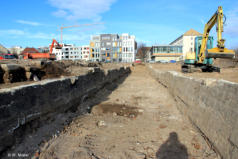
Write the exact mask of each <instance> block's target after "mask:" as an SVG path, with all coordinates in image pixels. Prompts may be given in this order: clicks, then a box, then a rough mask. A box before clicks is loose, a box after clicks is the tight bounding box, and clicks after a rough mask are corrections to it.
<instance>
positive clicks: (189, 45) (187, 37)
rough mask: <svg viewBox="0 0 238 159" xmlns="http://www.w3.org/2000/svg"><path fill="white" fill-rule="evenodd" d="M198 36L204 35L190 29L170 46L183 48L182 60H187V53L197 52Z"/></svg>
mask: <svg viewBox="0 0 238 159" xmlns="http://www.w3.org/2000/svg"><path fill="white" fill-rule="evenodd" d="M197 36H202V34H201V33H199V32H198V31H196V30H194V29H190V30H188V31H187V32H185V33H184V34H183V35H181V36H180V37H178V38H177V39H176V40H174V41H173V42H171V43H170V45H174V46H182V47H183V51H182V53H183V55H182V59H185V57H186V54H187V53H191V52H195V38H196V37H197Z"/></svg>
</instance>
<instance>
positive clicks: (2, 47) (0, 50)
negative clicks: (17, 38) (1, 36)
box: [0, 44, 9, 54]
mask: <svg viewBox="0 0 238 159" xmlns="http://www.w3.org/2000/svg"><path fill="white" fill-rule="evenodd" d="M0 53H1V54H7V53H9V51H8V50H7V48H5V47H4V46H2V45H1V44H0Z"/></svg>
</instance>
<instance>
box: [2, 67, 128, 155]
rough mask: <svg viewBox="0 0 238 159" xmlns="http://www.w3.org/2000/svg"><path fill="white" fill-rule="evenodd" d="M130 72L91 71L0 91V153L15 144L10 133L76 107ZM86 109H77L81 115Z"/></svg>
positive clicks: (121, 70) (12, 134)
mask: <svg viewBox="0 0 238 159" xmlns="http://www.w3.org/2000/svg"><path fill="white" fill-rule="evenodd" d="M129 73H130V68H129V67H121V68H120V69H113V70H107V71H103V70H101V69H99V68H94V69H92V70H91V71H90V72H89V73H87V74H85V75H81V76H74V77H66V78H60V79H48V80H43V81H39V82H36V83H33V84H29V85H23V86H17V87H13V88H8V89H1V90H0V101H1V102H0V153H1V152H2V151H4V150H5V149H6V148H8V147H10V146H12V145H13V144H14V143H15V138H14V131H15V130H16V129H19V128H20V127H22V126H24V125H25V124H27V123H28V122H30V121H33V120H37V119H39V118H40V117H43V116H46V115H48V114H51V113H57V112H64V111H66V110H68V109H71V108H72V107H75V106H79V105H80V102H81V101H82V98H84V97H85V96H90V94H93V93H95V92H96V91H98V90H100V89H101V88H102V87H103V86H104V85H105V84H107V83H110V82H112V81H114V80H116V79H118V78H120V77H121V76H125V75H127V74H129ZM87 109H88V108H79V110H80V112H81V113H84V112H86V111H87Z"/></svg>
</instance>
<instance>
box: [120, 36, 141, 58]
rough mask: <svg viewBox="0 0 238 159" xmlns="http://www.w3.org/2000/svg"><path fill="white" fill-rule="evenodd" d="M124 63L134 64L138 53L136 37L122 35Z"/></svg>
mask: <svg viewBox="0 0 238 159" xmlns="http://www.w3.org/2000/svg"><path fill="white" fill-rule="evenodd" d="M121 38H122V62H134V61H135V58H136V52H137V43H136V41H135V36H134V35H129V34H122V36H121Z"/></svg>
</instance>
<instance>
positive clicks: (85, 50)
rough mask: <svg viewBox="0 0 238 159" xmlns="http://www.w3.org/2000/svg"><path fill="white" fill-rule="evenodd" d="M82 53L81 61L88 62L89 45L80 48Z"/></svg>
mask: <svg viewBox="0 0 238 159" xmlns="http://www.w3.org/2000/svg"><path fill="white" fill-rule="evenodd" d="M81 48H82V49H81V52H82V60H84V61H89V60H90V51H89V45H83V46H82V47H81Z"/></svg>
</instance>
